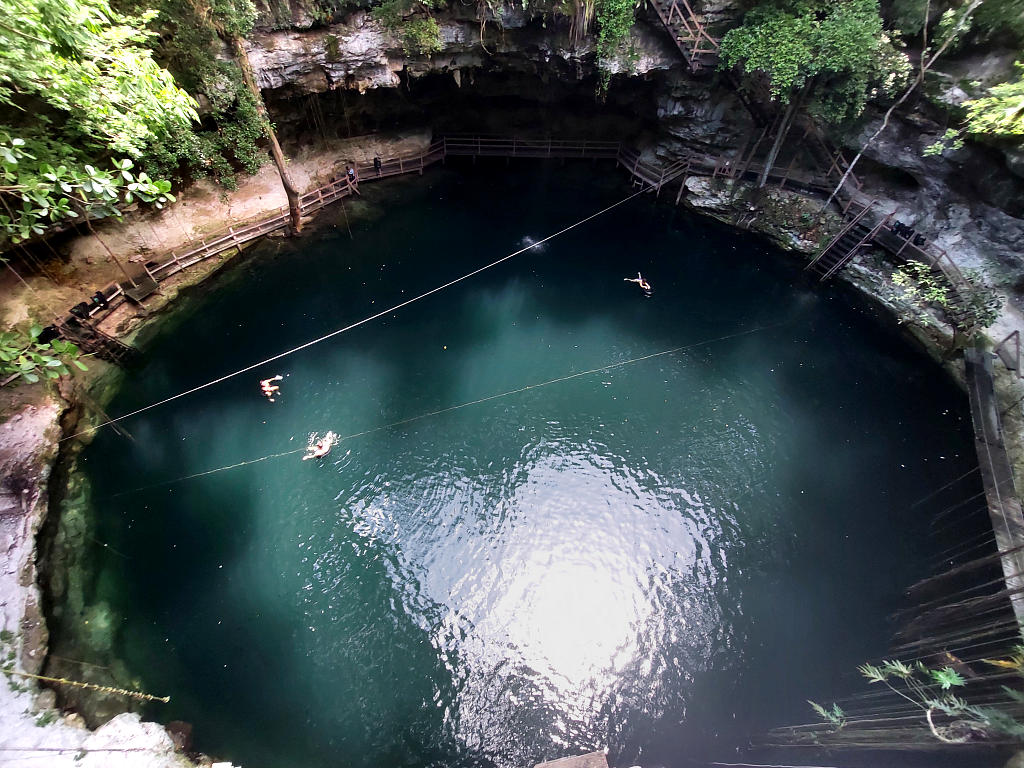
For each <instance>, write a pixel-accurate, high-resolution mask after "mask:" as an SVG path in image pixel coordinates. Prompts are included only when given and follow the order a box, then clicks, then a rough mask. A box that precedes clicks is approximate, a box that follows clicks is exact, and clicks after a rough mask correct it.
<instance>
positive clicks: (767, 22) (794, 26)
mask: <svg viewBox="0 0 1024 768" xmlns="http://www.w3.org/2000/svg"><path fill="white" fill-rule="evenodd" d="M721 51H722V66H723V67H725V68H730V67H735V66H739V67H741V68H742V69H743V71H744V73H746V74H747V75H748V76H749V75H758V74H759V75H763V76H765V77H767V79H768V83H769V88H770V89H771V93H772V97H773V98H776V99H779V100H780V101H782V102H784V103H788V102H789V101H790V99H792V98H793V97H794V96H795V94H796V93H797V92H799V91H800V90H801V89H803V88H804V87H805V86H806V87H809V88H811V89H812V90H813V98H812V100H811V102H810V104H809V108H810V109H811V111H812V112H814V113H816V114H818V115H820V116H821V117H823V118H825V119H826V120H828V121H830V122H834V123H835V122H841V121H843V120H848V119H851V118H854V117H856V116H858V115H859V114H860V113H861V112H862V111H863V110H864V107H865V105H866V104H867V102H868V100H869V99H871V98H873V97H875V96H876V95H878V94H880V93H887V94H888V93H892V92H893V91H895V89H896V88H897V87H898V86H899V84H900V83H901V82H903V80H904V79H905V78H906V75H907V73H908V71H909V64H908V62H907V58H906V56H904V55H903V54H902V53H900V52H899V51H897V50H896V48H895V46H894V45H893V42H892V40H891V39H890V37H889V35H888V34H887V33H886V32H885V30H884V29H883V27H882V19H881V16H880V15H879V8H878V0H845V1H844V2H842V3H834V2H827V0H766V1H765V2H762V3H760V4H759V5H758V6H757V7H755V8H754V9H753V10H751V11H750V12H749V13H748V14H747V16H746V17H745V19H744V22H743V25H742V26H740V27H737V28H736V29H732V30H730V31H729V32H728V33H727V34H726V35H725V37H724V38H723V39H722V48H721Z"/></svg>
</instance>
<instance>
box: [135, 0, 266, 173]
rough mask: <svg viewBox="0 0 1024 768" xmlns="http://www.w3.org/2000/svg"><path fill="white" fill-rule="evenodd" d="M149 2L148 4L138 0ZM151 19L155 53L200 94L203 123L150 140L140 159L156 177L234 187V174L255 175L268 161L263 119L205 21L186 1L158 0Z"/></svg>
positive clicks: (190, 88)
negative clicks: (156, 15)
mask: <svg viewBox="0 0 1024 768" xmlns="http://www.w3.org/2000/svg"><path fill="white" fill-rule="evenodd" d="M139 1H140V2H147V1H148V0H139ZM159 8H160V16H159V18H158V19H157V20H155V21H154V24H155V27H154V28H155V30H156V31H157V34H158V37H157V38H156V40H155V41H154V46H155V47H154V53H155V55H156V56H157V57H158V58H159V60H160V61H162V62H164V64H165V66H166V67H167V68H168V69H169V70H170V71H171V72H172V73H174V76H175V78H176V79H177V81H178V82H179V83H181V85H182V87H183V88H185V89H187V90H188V91H189V93H193V94H197V95H198V94H202V95H203V96H204V97H205V100H206V105H207V109H206V111H205V112H204V114H203V120H202V123H200V124H197V125H194V126H185V127H182V128H179V129H176V130H175V132H174V133H173V134H172V136H171V137H170V140H168V141H157V142H153V143H151V144H150V145H149V147H147V149H146V152H145V155H144V157H143V158H142V164H143V166H144V167H145V168H146V169H147V170H148V171H149V172H150V174H152V175H155V176H168V177H181V178H188V179H198V178H202V177H204V176H210V175H212V176H214V177H215V178H216V179H217V181H218V182H219V183H220V184H221V185H222V186H224V187H225V188H227V189H235V188H237V173H238V171H239V170H241V171H242V172H244V173H248V174H254V173H256V172H257V171H258V170H259V169H260V167H261V166H262V165H263V164H264V163H266V162H267V161H268V160H269V157H268V155H267V152H266V150H264V149H263V147H262V146H261V143H262V142H263V140H264V134H265V130H264V125H263V118H262V117H261V116H260V114H259V111H258V110H257V108H256V102H255V100H254V99H253V97H252V94H251V93H250V92H249V89H248V88H247V87H246V85H245V83H244V82H243V81H242V72H241V70H240V69H239V68H238V65H237V64H235V62H234V61H232V60H231V59H229V58H228V59H225V57H224V56H223V50H222V49H223V43H222V42H221V40H220V38H219V36H218V35H217V31H216V30H215V29H214V28H213V25H212V24H211V23H210V21H209V18H208V17H200V16H199V15H198V14H197V13H196V10H195V8H194V7H193V5H192V3H191V2H190V1H189V0H161V2H160V5H159Z"/></svg>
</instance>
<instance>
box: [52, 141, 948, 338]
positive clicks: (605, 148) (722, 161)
mask: <svg viewBox="0 0 1024 768" xmlns="http://www.w3.org/2000/svg"><path fill="white" fill-rule="evenodd" d="M769 135H770V131H769V130H768V129H765V130H764V131H762V132H761V135H760V136H759V137H756V138H754V137H752V138H751V139H750V140H748V142H747V145H746V146H744V148H743V149H742V150H741V152H740V153H738V154H737V155H735V156H728V157H727V156H712V155H705V154H699V153H690V154H688V155H686V156H684V157H682V158H681V159H680V160H678V161H676V162H674V163H672V164H670V165H661V164H658V163H657V162H654V161H652V160H651V159H650V158H647V159H645V158H644V156H643V155H642V154H641V153H640V152H639V151H637V150H636V149H634V148H632V147H629V146H627V145H625V144H623V143H622V142H618V141H606V140H597V139H554V138H550V137H545V138H532V137H516V136H511V137H510V136H480V135H448V136H443V137H441V138H439V139H438V140H436V141H434V142H433V143H432V144H430V146H429V147H427V149H426V150H424V151H423V152H420V153H416V154H412V155H406V156H401V157H394V158H388V159H386V160H383V161H382V163H381V168H380V170H379V171H378V170H377V169H375V168H374V166H373V164H372V163H365V164H360V165H358V166H357V167H356V179H355V181H350V180H349V179H348V178H339V179H333V180H332V181H330V182H329V183H327V184H325V185H324V186H322V187H319V188H317V189H314V190H311V191H309V192H306V193H305V194H303V195H302V196H301V197H300V205H301V209H302V214H303V216H309V215H311V214H313V213H316V212H317V211H319V210H320V209H322V208H324V207H325V206H327V205H330V204H332V203H334V202H337V201H338V200H342V199H344V198H345V197H349V196H351V195H356V194H359V186H360V184H366V183H369V182H373V181H377V180H380V179H385V178H391V177H394V176H400V175H406V174H410V173H418V174H422V173H423V172H424V171H425V170H426V169H427V168H429V167H430V166H432V165H434V164H436V163H439V162H442V161H444V160H445V159H446V158H447V157H472V158H478V157H479V158H488V157H504V158H535V159H563V160H564V159H592V160H595V161H597V160H612V161H614V162H615V164H616V166H617V167H620V168H622V169H624V170H625V171H626V172H627V173H628V174H629V176H630V179H631V181H632V183H633V185H634V187H639V188H641V189H650V190H652V191H653V192H654V193H655V195H660V194H661V193H662V191H663V190H664V189H665V188H666V187H667V186H668V185H670V184H672V185H675V184H678V190H676V195H675V199H676V202H679V200H680V198H681V196H682V194H683V192H684V185H685V183H686V179H687V178H688V177H690V176H694V175H696V176H705V177H711V178H723V179H731V180H744V181H747V180H756V179H759V178H760V176H761V174H762V173H763V170H764V160H763V159H762V158H761V156H760V154H759V153H762V152H763V150H764V149H765V147H766V142H767V137H768V136H769ZM812 135H813V133H812V131H811V130H810V128H808V129H807V130H805V132H804V136H803V139H802V140H801V143H802V144H803V145H806V147H805V149H806V152H805V153H804V154H803V155H799V156H798V154H797V153H794V154H793V156H792V158H791V159H790V161H789V162H788V163H778V164H776V165H775V166H774V167H773V168H772V169H771V170H770V172H769V173H768V176H767V181H768V182H769V183H771V184H773V185H776V186H778V187H782V188H784V187H785V186H787V185H788V186H790V187H795V188H801V189H804V190H806V191H809V192H813V193H819V194H821V193H829V192H831V191H832V189H833V188H834V186H835V185H836V183H837V182H838V179H839V178H840V177H841V176H842V173H843V172H844V170H845V168H846V166H845V164H844V163H845V161H844V160H843V159H842V157H841V154H840V153H838V152H832V151H830V150H829V148H828V147H827V145H825V144H824V142H822V141H821V140H820V139H816V138H812ZM798 160H799V161H800V162H798ZM814 163H817V166H815V165H814ZM808 164H809V165H810V167H805V166H806V165H808ZM840 205H841V208H842V209H843V211H844V213H845V214H849V215H850V216H855V215H856V214H857V213H860V214H861V216H860V217H858V218H857V219H856V221H855V222H854V224H855V225H856V224H860V223H861V221H862V220H863V221H864V222H865V223H867V222H868V220H867V218H865V216H866V214H865V213H864V211H863V209H865V208H868V207H870V201H865V200H864V196H863V195H862V194H861V193H860V182H859V180H857V179H856V177H851V180H850V181H849V182H848V184H847V185H846V187H845V188H844V195H843V196H842V197H841V198H840ZM288 222H289V216H288V210H287V209H286V208H280V209H278V210H276V211H274V212H272V213H270V214H269V215H265V216H263V217H262V218H259V219H255V220H252V221H249V222H240V223H233V224H231V225H230V226H227V227H224V228H222V229H220V230H218V231H216V232H212V233H209V234H207V235H204V236H202V237H199V238H197V239H196V240H194V241H192V242H191V243H189V244H188V245H187V246H185V247H184V248H180V249H174V250H170V251H167V252H166V253H164V254H162V255H160V256H158V257H156V258H153V259H151V260H150V261H147V262H146V263H145V264H144V265H142V268H143V269H144V270H145V276H146V277H147V278H150V279H151V280H152V281H154V282H155V283H156V284H159V283H160V282H161V281H163V280H166V279H167V278H168V277H170V276H171V275H174V274H176V273H178V272H180V271H181V270H183V269H187V268H188V267H190V266H192V265H194V264H197V263H199V262H201V261H203V260H204V259H208V258H211V257H213V256H216V255H218V254H220V253H223V252H224V251H226V250H229V249H231V248H237V247H240V246H242V245H245V244H246V243H249V242H252V241H253V240H256V239H258V238H260V237H263V236H265V235H267V234H270V233H271V232H275V231H278V230H281V229H284V228H286V227H287V226H288ZM870 224H871V225H872V226H875V225H876V224H877V222H874V221H872V222H870ZM851 231H853V232H855V233H857V234H858V235H860V236H863V234H864V232H862V231H860V230H857V229H855V228H852V229H851ZM869 231H870V230H869ZM873 235H874V236H875V240H876V241H880V242H883V243H891V242H892V237H895V235H894V234H892V235H891V236H890V234H889V233H888V232H887V230H886V229H885V228H884V227H882V228H876V230H875V231H874V232H873ZM860 239H862V237H858V238H853V239H850V240H849V242H843V243H836V244H833V245H832V246H830V248H826V251H830V250H831V251H832V252H834V253H833V254H832V256H830V258H832V257H835V256H836V255H837V254H838V256H837V258H836V261H835V262H831V261H827V260H826V261H824V262H819V260H820V257H819V260H816V262H819V263H821V264H823V265H827V266H828V269H827V270H826V272H827V274H825V277H829V276H831V275H832V274H835V272H836V271H838V269H840V268H841V267H842V266H843V264H845V263H846V261H848V259H849V257H851V256H852V254H853V253H855V252H856V249H857V247H859V245H860V244H861V243H860ZM895 250H896V253H897V255H901V254H903V253H906V257H908V258H917V256H916V255H915V254H916V253H917V252H918V251H921V249H919V248H917V246H914V245H913V244H912V243H907V242H906V241H904V240H902V239H899V242H898V243H896V244H895ZM822 255H824V252H823V254H822ZM927 256H928V257H929V258H930V259H931V262H933V263H935V264H937V265H938V268H940V269H942V270H943V271H944V272H948V273H949V274H950V275H951V276H952V278H953V279H954V280H956V279H959V280H960V281H961V282H965V281H964V280H963V277H962V275H960V274H959V270H958V269H957V268H956V265H955V264H953V262H952V260H951V259H949V257H948V254H945V252H942V253H934V252H932V251H931V250H929V251H928V253H927ZM954 284H960V283H954ZM131 287H132V286H131V285H130V284H128V283H126V282H115V283H110V284H109V285H107V286H106V287H105V288H103V289H101V292H102V293H103V295H104V296H105V297H106V300H107V304H108V306H107V307H104V308H100V307H97V306H93V307H91V308H89V309H88V317H86V318H84V319H86V320H92V321H96V322H99V321H102V320H103V318H105V317H106V316H107V315H108V314H109V313H110V312H111V311H113V310H114V309H116V308H117V307H118V306H119V305H120V304H122V303H124V302H125V301H127V300H131V297H130V296H129V293H130V292H131ZM962 293H963V291H959V290H958V291H956V292H955V294H956V295H957V296H960V295H961V294H962ZM80 306H81V305H80ZM69 319H70V318H65V320H69Z"/></svg>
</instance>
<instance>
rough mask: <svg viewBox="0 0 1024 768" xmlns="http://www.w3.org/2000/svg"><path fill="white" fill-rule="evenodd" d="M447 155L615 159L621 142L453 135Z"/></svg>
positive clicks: (446, 139)
mask: <svg viewBox="0 0 1024 768" xmlns="http://www.w3.org/2000/svg"><path fill="white" fill-rule="evenodd" d="M441 144H442V145H443V149H444V153H445V155H449V156H460V155H461V156H464V157H470V156H472V157H527V158H531V157H532V158H559V159H572V158H577V159H588V158H595V159H601V158H609V159H610V158H615V157H617V156H618V153H619V150H620V148H621V146H622V145H621V143H620V142H618V141H596V140H593V139H551V138H546V139H523V138H518V137H511V138H510V137H508V136H470V135H449V136H445V137H444V138H443V139H442V140H441Z"/></svg>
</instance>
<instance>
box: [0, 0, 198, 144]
mask: <svg viewBox="0 0 1024 768" xmlns="http://www.w3.org/2000/svg"><path fill="white" fill-rule="evenodd" d="M155 15H156V14H155V12H154V11H145V12H143V13H141V14H139V15H124V14H120V13H118V12H116V11H115V10H113V9H112V8H111V6H110V5H109V3H108V2H107V0H0V19H3V23H0V104H2V105H4V106H6V107H8V108H11V109H13V110H16V111H20V112H22V113H24V114H22V115H20V116H19V117H21V118H22V119H23V120H24V119H25V118H28V120H27V121H28V122H31V117H30V115H31V114H32V113H33V112H45V113H46V114H47V117H48V118H50V117H54V118H55V117H57V116H59V117H60V119H61V120H62V123H61V133H63V134H64V135H66V136H67V137H68V139H69V143H73V142H74V141H75V140H77V141H79V142H84V143H86V144H87V145H89V147H90V148H92V149H94V150H98V151H103V152H111V153H116V154H123V155H128V156H130V157H137V156H138V155H140V154H141V152H142V151H143V149H144V148H145V146H146V144H147V143H148V142H150V141H153V140H155V139H159V138H162V137H166V136H167V135H169V133H170V132H171V131H172V130H174V129H175V128H176V127H179V126H184V125H188V124H189V123H190V122H191V121H193V120H195V119H197V115H196V111H195V102H194V101H193V100H192V98H191V97H190V96H189V95H188V94H187V93H185V92H184V91H183V90H181V89H180V88H178V86H177V85H176V84H175V83H174V79H173V78H172V77H171V75H170V73H169V72H167V70H165V69H163V68H162V67H161V66H160V65H158V64H157V63H156V62H155V61H154V60H153V56H152V52H151V50H150V49H149V48H148V47H147V46H148V44H149V43H150V40H151V38H152V33H151V32H149V31H148V30H147V29H146V26H147V25H148V24H149V23H150V22H151V21H152V20H153V18H154V17H155ZM54 122H55V121H51V125H53V124H54Z"/></svg>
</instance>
